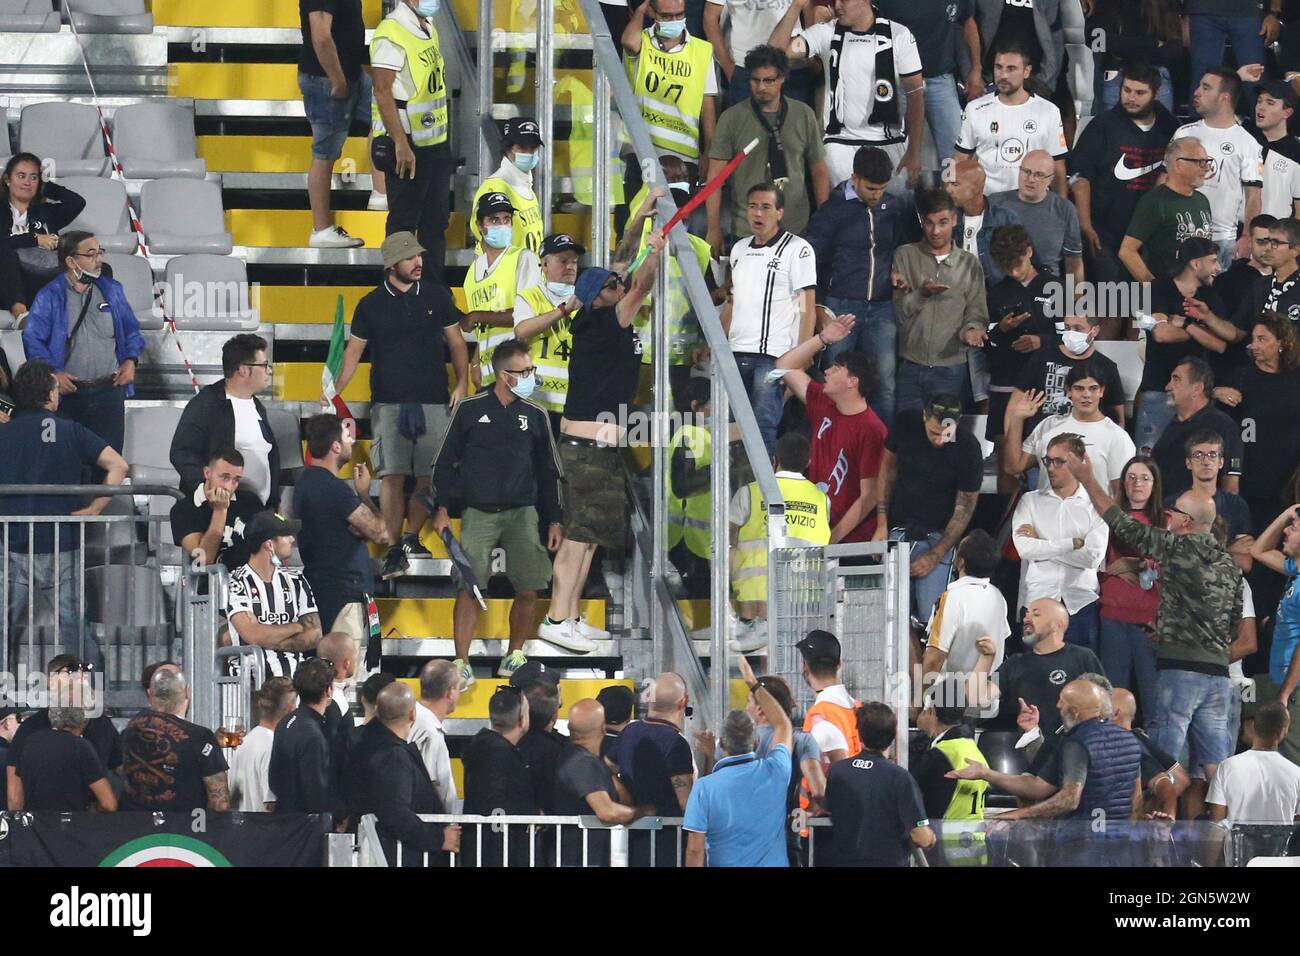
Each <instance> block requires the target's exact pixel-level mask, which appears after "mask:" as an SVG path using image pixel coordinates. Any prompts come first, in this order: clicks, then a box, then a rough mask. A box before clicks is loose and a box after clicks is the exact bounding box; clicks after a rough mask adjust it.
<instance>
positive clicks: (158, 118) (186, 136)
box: [113, 103, 208, 179]
mask: <svg viewBox="0 0 1300 956" xmlns="http://www.w3.org/2000/svg"><path fill="white" fill-rule="evenodd" d="M113 145H114V147H116V149H117V158H118V159H119V160H120V161H121V163H122V169H123V171H124V172H125V173H126V177H127V178H128V179H163V178H165V177H168V176H187V177H190V178H192V179H202V178H203V177H204V176H205V175H207V171H208V164H207V161H206V160H203V159H200V158H199V156H198V143H197V141H196V140H195V138H194V111H193V110H190V109H185V108H184V107H181V106H177V105H175V104H174V103H134V104H132V105H131V106H123V107H122V108H121V109H119V110H118V111H117V114H116V115H115V116H114V117H113Z"/></svg>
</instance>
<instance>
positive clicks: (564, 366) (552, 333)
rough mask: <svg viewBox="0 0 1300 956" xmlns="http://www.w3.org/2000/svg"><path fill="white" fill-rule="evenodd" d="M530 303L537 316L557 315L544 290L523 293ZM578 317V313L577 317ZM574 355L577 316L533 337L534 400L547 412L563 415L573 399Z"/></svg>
mask: <svg viewBox="0 0 1300 956" xmlns="http://www.w3.org/2000/svg"><path fill="white" fill-rule="evenodd" d="M519 296H520V298H522V299H523V300H524V301H525V302H527V303H528V307H529V308H530V309H532V310H533V315H545V314H546V313H547V312H554V311H555V308H556V307H555V306H554V305H553V304H552V303H551V300H550V299H548V298H547V297H546V290H545V289H543V288H542V287H541V286H537V285H535V286H532V287H531V288H528V289H523V290H521V291H520V292H519ZM575 314H576V313H575ZM572 352H573V316H572V315H567V316H564V317H563V318H561V319H560V320H559V321H558V322H556V323H555V324H554V325H553V326H551V327H550V328H549V329H547V330H546V331H545V332H543V333H542V334H541V335H535V336H533V339H532V341H531V342H529V343H528V355H529V357H530V358H532V360H533V366H534V367H535V368H536V369H537V371H536V372H534V373H533V374H534V375H536V376H537V390H536V391H534V392H533V398H532V400H533V401H534V402H536V403H537V404H538V405H541V406H542V407H543V408H545V409H546V410H547V411H551V412H563V411H564V402H565V400H566V399H568V397H569V356H570V354H572Z"/></svg>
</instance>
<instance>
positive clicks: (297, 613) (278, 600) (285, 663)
mask: <svg viewBox="0 0 1300 956" xmlns="http://www.w3.org/2000/svg"><path fill="white" fill-rule="evenodd" d="M244 611H247V612H249V613H250V614H252V615H253V617H254V618H256V619H257V620H258V621H259V622H261V623H262V624H292V623H293V622H294V621H297V620H298V619H299V618H301V617H302V616H303V615H304V614H316V613H318V611H317V608H316V598H315V597H314V596H313V595H312V593H311V586H310V585H309V584H308V583H307V579H306V578H304V577H303V576H302V571H300V570H298V569H297V568H276V569H275V573H274V574H272V575H271V580H270V581H263V580H262V578H261V576H260V575H259V574H258V573H257V572H256V571H254V570H253V567H252V565H249V564H245V565H244V566H243V567H241V568H239V569H238V570H237V571H235V572H234V573H233V574H232V575H231V576H230V590H229V592H228V597H227V601H226V618H227V620H229V621H230V637H231V640H233V641H234V642H235V643H236V644H247V643H249V642H248V641H245V640H242V639H241V638H240V636H239V634H238V633H237V631H236V625H235V623H234V620H233V618H234V617H235V615H236V614H240V613H242V612H244ZM261 650H262V658H263V661H264V663H265V669H266V676H267V677H292V676H293V672H294V670H296V669H297V667H298V665H299V664H301V663H302V661H303V655H302V654H300V653H297V652H294V651H275V650H266V649H265V648H263V649H261Z"/></svg>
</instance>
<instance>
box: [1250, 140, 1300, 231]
mask: <svg viewBox="0 0 1300 956" xmlns="http://www.w3.org/2000/svg"><path fill="white" fill-rule="evenodd" d="M1285 146H1289V147H1291V149H1290V150H1288V152H1289V153H1290V155H1287V154H1285V153H1280V152H1278V151H1277V150H1275V149H1271V148H1270V149H1269V151H1268V152H1267V153H1266V154H1265V155H1264V158H1263V159H1262V160H1261V164H1262V168H1261V173H1262V175H1261V177H1260V178H1261V179H1262V180H1263V181H1264V192H1263V200H1262V202H1261V204H1260V207H1259V211H1260V212H1262V213H1267V214H1268V215H1270V216H1273V217H1275V218H1277V219H1287V218H1290V216H1291V213H1292V212H1293V211H1294V209H1295V200H1297V199H1300V162H1298V161H1297V159H1296V158H1293V157H1300V148H1297V146H1296V141H1295V139H1294V138H1293V137H1291V136H1288V137H1287V138H1286V143H1285ZM1284 148H1285V147H1284Z"/></svg>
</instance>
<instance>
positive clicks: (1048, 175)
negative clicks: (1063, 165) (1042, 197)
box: [1020, 166, 1054, 179]
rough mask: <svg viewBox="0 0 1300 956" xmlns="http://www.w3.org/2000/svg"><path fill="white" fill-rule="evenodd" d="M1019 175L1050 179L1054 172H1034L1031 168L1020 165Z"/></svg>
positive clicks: (1028, 177)
mask: <svg viewBox="0 0 1300 956" xmlns="http://www.w3.org/2000/svg"><path fill="white" fill-rule="evenodd" d="M1020 175H1021V176H1024V177H1025V178H1026V179H1051V178H1052V176H1053V175H1054V174H1053V173H1036V172H1034V171H1033V170H1032V169H1025V167H1023V166H1021V167H1020Z"/></svg>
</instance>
